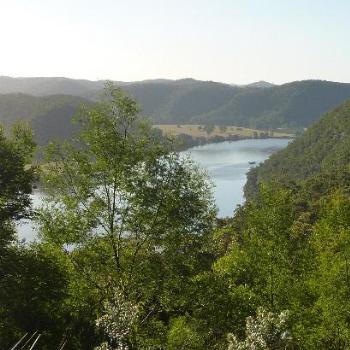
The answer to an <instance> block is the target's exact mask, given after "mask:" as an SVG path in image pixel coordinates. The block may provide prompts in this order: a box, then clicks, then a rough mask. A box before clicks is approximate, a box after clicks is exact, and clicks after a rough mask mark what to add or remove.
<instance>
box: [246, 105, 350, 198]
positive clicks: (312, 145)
mask: <svg viewBox="0 0 350 350" xmlns="http://www.w3.org/2000/svg"><path fill="white" fill-rule="evenodd" d="M349 116H350V103H348V102H347V103H345V104H343V105H342V106H340V107H338V108H336V109H335V110H334V111H332V112H330V113H328V114H326V115H325V116H324V117H323V118H322V119H321V120H320V121H319V122H318V123H316V124H315V125H313V126H312V127H311V128H309V129H308V130H307V131H306V132H305V133H304V134H302V135H301V136H300V137H298V138H296V139H295V140H294V141H293V142H291V143H290V144H289V145H288V147H287V148H285V149H283V150H281V151H279V152H277V153H275V154H273V155H272V156H271V157H270V158H269V159H268V160H267V161H266V162H264V163H263V164H261V165H260V166H258V167H256V168H254V169H252V170H251V171H250V173H249V174H248V181H247V184H246V186H245V192H246V195H248V197H249V196H251V195H254V192H255V193H256V190H257V185H258V184H259V183H262V182H269V181H274V182H275V183H277V184H280V185H289V184H290V183H293V182H299V181H303V180H307V179H311V178H313V177H315V176H321V175H327V174H328V179H327V180H326V178H325V177H324V178H323V184H322V185H323V186H324V187H325V186H327V185H328V184H329V183H330V182H333V183H336V181H332V177H336V178H337V179H339V178H340V176H343V175H344V173H345V171H346V169H347V168H348V167H349V159H350V147H349V146H350V136H349V135H350V124H349V122H348V120H349Z"/></svg>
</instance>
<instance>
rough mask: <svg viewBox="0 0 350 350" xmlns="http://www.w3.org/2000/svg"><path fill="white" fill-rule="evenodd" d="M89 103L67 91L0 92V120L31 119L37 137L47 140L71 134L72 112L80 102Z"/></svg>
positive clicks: (6, 121)
mask: <svg viewBox="0 0 350 350" xmlns="http://www.w3.org/2000/svg"><path fill="white" fill-rule="evenodd" d="M90 103H91V102H90V101H88V100H85V99H83V98H81V97H77V96H67V95H53V96H41V97H36V96H30V95H25V94H6V95H0V122H1V123H2V124H4V125H5V126H11V125H12V124H13V123H15V122H18V121H28V122H30V124H31V126H32V127H33V131H34V134H35V141H36V142H37V143H39V144H45V143H47V142H48V141H49V140H50V139H53V138H69V137H70V136H71V133H72V131H73V130H74V126H73V124H72V123H71V119H72V116H73V115H74V114H75V113H76V111H77V109H78V108H79V106H81V105H83V104H85V105H87V104H90Z"/></svg>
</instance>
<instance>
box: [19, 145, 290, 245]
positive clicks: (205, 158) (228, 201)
mask: <svg viewBox="0 0 350 350" xmlns="http://www.w3.org/2000/svg"><path fill="white" fill-rule="evenodd" d="M289 142H290V139H249V140H241V141H233V142H220V143H213V144H208V145H204V146H198V147H193V148H191V149H189V150H187V151H184V152H182V154H183V155H190V156H191V158H192V159H193V160H194V161H195V162H197V163H198V164H199V165H201V166H202V167H203V168H204V169H206V170H207V172H208V174H209V176H210V178H211V180H212V182H213V184H214V186H215V187H214V198H215V201H216V204H217V207H218V216H219V217H225V216H232V214H233V212H234V208H235V207H236V206H237V205H238V204H242V203H243V202H244V196H243V186H244V184H245V182H246V174H247V172H248V171H249V169H250V167H252V166H256V165H258V164H259V163H261V162H263V161H264V160H266V159H267V158H268V157H269V156H270V155H271V154H272V153H273V152H276V151H278V150H280V149H282V148H284V147H286V146H287V145H288V143H289ZM249 162H255V164H253V165H250V164H249ZM40 198H41V195H40V193H38V192H37V193H34V195H33V204H34V206H35V205H39V204H40V202H41V199H40ZM35 231H36V230H35V227H33V225H32V223H31V222H22V223H21V224H20V225H19V226H18V233H19V237H20V238H23V239H26V240H27V241H31V240H33V237H35Z"/></svg>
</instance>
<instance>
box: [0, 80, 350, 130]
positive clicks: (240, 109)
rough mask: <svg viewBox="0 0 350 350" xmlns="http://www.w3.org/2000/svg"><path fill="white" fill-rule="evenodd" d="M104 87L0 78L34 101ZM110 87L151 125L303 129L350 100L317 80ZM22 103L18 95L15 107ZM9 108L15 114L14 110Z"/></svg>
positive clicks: (348, 90) (96, 92)
mask: <svg viewBox="0 0 350 350" xmlns="http://www.w3.org/2000/svg"><path fill="white" fill-rule="evenodd" d="M104 83H105V82H104V81H89V80H74V79H67V78H9V77H0V93H2V94H9V93H22V94H29V95H33V96H37V97H42V96H46V97H48V96H51V95H71V96H75V98H76V97H81V98H84V99H87V100H91V101H94V100H96V99H97V98H98V97H99V96H100V94H101V92H102V89H103V86H104ZM115 83H116V84H117V85H119V86H121V87H122V88H123V89H124V90H126V91H127V92H128V93H129V94H130V95H132V96H133V97H134V98H135V99H136V100H137V101H138V103H139V104H140V107H141V110H142V114H143V115H145V116H147V117H150V118H151V119H152V120H153V121H154V122H155V123H157V124H208V125H235V126H243V127H249V128H258V129H267V128H272V129H274V128H304V127H309V126H310V125H311V124H312V123H314V122H315V121H316V120H318V119H319V118H320V116H321V115H322V114H323V113H325V112H327V111H329V110H331V109H332V108H334V107H335V106H337V105H339V104H341V103H343V102H344V101H345V100H347V99H349V98H350V84H344V83H334V82H328V81H319V80H308V81H298V82H293V83H288V84H284V85H272V84H270V83H267V82H263V81H261V82H256V83H252V84H249V85H247V86H232V85H228V84H223V83H217V82H212V81H199V80H195V79H180V80H166V79H157V80H146V81H141V82H130V83H125V82H115ZM14 98H15V97H14ZM24 100H25V98H24V97H23V96H22V97H21V98H20V104H22V103H24ZM14 108H15V109H14V111H16V108H17V107H14ZM1 109H2V107H1V106H0V110H1ZM30 110H31V108H29V111H30ZM28 113H29V112H28ZM0 118H1V116H0ZM56 118H58V116H56ZM0 120H1V119H0Z"/></svg>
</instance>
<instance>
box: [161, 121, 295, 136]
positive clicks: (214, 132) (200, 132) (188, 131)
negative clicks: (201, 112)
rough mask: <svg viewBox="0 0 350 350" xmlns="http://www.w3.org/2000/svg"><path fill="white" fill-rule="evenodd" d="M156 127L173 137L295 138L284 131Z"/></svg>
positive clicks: (183, 126)
mask: <svg viewBox="0 0 350 350" xmlns="http://www.w3.org/2000/svg"><path fill="white" fill-rule="evenodd" d="M154 127H156V128H159V129H161V130H162V131H163V132H164V133H166V134H168V135H172V136H177V135H180V134H185V135H190V136H192V137H193V138H206V139H211V138H215V137H223V138H225V139H226V138H233V137H234V136H237V138H239V139H242V138H263V137H276V138H282V137H293V134H290V133H286V132H282V131H268V130H258V129H249V128H243V127H237V126H226V127H222V126H221V127H220V126H208V125H207V126H206V125H198V124H196V125H194V124H193V125H175V124H158V125H154Z"/></svg>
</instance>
